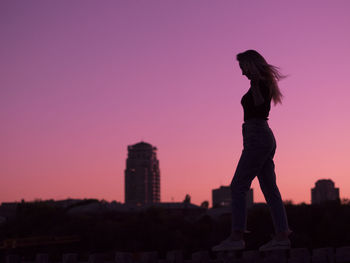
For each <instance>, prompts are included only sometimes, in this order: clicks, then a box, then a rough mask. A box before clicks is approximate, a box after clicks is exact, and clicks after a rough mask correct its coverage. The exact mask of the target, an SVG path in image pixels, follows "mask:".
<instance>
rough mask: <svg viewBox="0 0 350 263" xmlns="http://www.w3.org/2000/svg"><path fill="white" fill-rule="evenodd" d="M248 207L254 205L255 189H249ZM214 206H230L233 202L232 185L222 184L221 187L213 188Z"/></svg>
mask: <svg viewBox="0 0 350 263" xmlns="http://www.w3.org/2000/svg"><path fill="white" fill-rule="evenodd" d="M246 198H247V199H246V202H247V207H251V206H252V205H253V202H254V199H253V189H252V188H251V189H249V191H248V193H247V196H246ZM212 199H213V200H212V201H213V207H217V206H229V205H230V204H231V188H230V186H220V188H217V189H213V190H212Z"/></svg>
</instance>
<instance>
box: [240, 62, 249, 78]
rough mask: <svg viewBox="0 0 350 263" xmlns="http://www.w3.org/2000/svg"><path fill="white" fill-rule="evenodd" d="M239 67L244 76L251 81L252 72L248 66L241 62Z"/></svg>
mask: <svg viewBox="0 0 350 263" xmlns="http://www.w3.org/2000/svg"><path fill="white" fill-rule="evenodd" d="M239 67H240V68H241V70H242V75H244V76H246V77H247V78H248V79H250V75H251V74H250V72H249V70H248V68H247V65H246V64H245V63H243V62H239Z"/></svg>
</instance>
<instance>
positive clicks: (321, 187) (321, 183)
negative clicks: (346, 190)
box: [311, 179, 339, 204]
mask: <svg viewBox="0 0 350 263" xmlns="http://www.w3.org/2000/svg"><path fill="white" fill-rule="evenodd" d="M334 200H339V188H335V187H334V182H333V181H332V180H330V179H322V180H318V181H317V182H316V183H315V188H312V189H311V204H320V203H322V202H325V201H334Z"/></svg>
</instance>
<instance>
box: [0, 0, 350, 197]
mask: <svg viewBox="0 0 350 263" xmlns="http://www.w3.org/2000/svg"><path fill="white" fill-rule="evenodd" d="M349 10H350V2H349V1H292V2H286V1H283V2H281V1H206V0H201V1H199V0H196V1H194V0H193V1H185V0H179V1H160V0H159V1H151V0H148V1H55V2H53V1H49V2H48V1H34V0H33V1H16V0H3V1H1V2H0V35H1V43H0V72H1V78H0V87H1V90H0V121H1V129H0V145H1V148H0V202H12V201H20V200H21V199H22V198H23V199H25V200H28V201H30V200H34V199H36V198H41V199H65V198H68V197H70V198H97V199H105V200H107V201H112V200H116V201H119V202H124V169H125V161H126V157H127V146H128V145H131V144H135V143H137V142H139V141H141V140H143V141H146V142H148V143H150V144H152V145H154V146H156V147H157V148H158V159H159V163H160V171H161V200H162V201H163V202H167V201H183V199H184V197H185V195H186V194H187V193H188V194H190V195H191V197H192V199H191V201H192V202H193V203H195V204H200V203H201V202H202V201H204V200H209V201H210V204H211V201H212V200H211V191H212V189H214V188H218V187H220V185H229V184H230V182H231V179H232V176H233V173H234V170H235V168H236V165H237V162H238V159H239V156H240V153H241V150H242V136H241V124H242V120H243V111H242V107H241V105H240V99H241V97H242V95H243V94H244V93H245V92H246V90H247V89H248V88H249V82H248V80H247V79H245V78H244V76H242V75H241V72H240V69H239V67H238V65H237V62H236V61H235V55H236V54H237V53H238V52H241V51H244V50H246V49H256V50H257V51H259V52H260V53H261V54H262V55H263V56H264V57H265V58H266V59H267V61H268V62H269V63H271V64H273V65H276V66H279V67H280V68H281V71H282V73H284V74H287V75H289V77H288V78H286V79H284V80H283V81H281V82H280V88H281V90H282V92H283V94H284V96H285V99H284V101H283V105H281V106H277V107H272V109H271V112H270V126H271V128H272V129H273V131H274V133H275V136H276V139H277V152H276V157H275V164H276V173H277V182H278V185H279V188H280V191H281V194H282V198H283V199H292V200H293V201H294V202H295V203H300V202H306V203H310V198H311V197H310V188H311V187H313V186H314V183H315V181H316V180H318V179H322V178H330V179H332V180H333V181H334V182H335V184H336V187H339V188H340V197H341V198H350V166H349V156H350V139H349V134H350V118H349V116H350V115H349V113H350V107H349V102H350V101H349V98H350V78H349V68H350V67H349V66H350V62H349V61H350V49H349V47H350V34H349V28H350V17H349ZM252 187H253V188H254V198H255V201H257V202H261V201H263V196H262V194H261V191H260V188H259V185H258V183H257V180H254V182H253V185H252Z"/></svg>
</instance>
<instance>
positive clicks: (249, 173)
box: [230, 149, 270, 240]
mask: <svg viewBox="0 0 350 263" xmlns="http://www.w3.org/2000/svg"><path fill="white" fill-rule="evenodd" d="M269 152H270V150H269V149H244V150H243V151H242V155H241V157H240V160H239V162H238V165H237V168H236V171H235V174H234V176H233V179H232V181H231V185H230V187H231V198H232V203H231V208H232V210H231V211H232V232H231V238H232V239H234V240H237V239H242V238H243V233H244V231H245V230H246V221H247V207H246V195H247V192H248V190H249V189H250V186H251V183H252V181H253V179H254V178H255V176H257V175H258V174H259V173H260V171H261V169H262V167H263V165H264V163H265V162H266V158H267V156H268V154H269Z"/></svg>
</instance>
